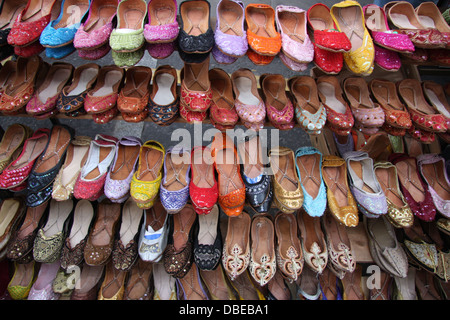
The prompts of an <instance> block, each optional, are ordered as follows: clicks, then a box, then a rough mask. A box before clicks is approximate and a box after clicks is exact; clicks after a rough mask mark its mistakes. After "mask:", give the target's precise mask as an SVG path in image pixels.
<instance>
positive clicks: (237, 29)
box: [214, 0, 248, 63]
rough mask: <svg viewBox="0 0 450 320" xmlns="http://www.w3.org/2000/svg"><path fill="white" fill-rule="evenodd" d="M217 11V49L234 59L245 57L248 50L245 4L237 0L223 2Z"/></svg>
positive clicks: (215, 35) (222, 0)
mask: <svg viewBox="0 0 450 320" xmlns="http://www.w3.org/2000/svg"><path fill="white" fill-rule="evenodd" d="M216 10H217V11H216V17H217V22H216V31H215V33H214V40H215V43H216V46H217V49H218V50H219V51H221V52H222V53H223V54H224V55H228V56H230V57H233V58H240V57H242V56H244V55H245V54H246V53H247V50H248V41H247V32H246V31H245V30H244V17H245V13H244V4H243V3H242V2H241V1H237V0H221V1H220V2H219V4H218V5H217V9H216ZM225 12H226V15H225V14H224V13H225ZM222 61H223V59H222ZM219 63H220V62H219Z"/></svg>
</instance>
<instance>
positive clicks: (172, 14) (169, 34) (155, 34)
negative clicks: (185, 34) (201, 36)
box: [144, 0, 180, 43]
mask: <svg viewBox="0 0 450 320" xmlns="http://www.w3.org/2000/svg"><path fill="white" fill-rule="evenodd" d="M177 8H178V5H177V1H176V0H167V1H165V2H164V5H162V4H161V1H152V0H150V1H149V2H148V23H147V24H146V25H145V26H144V37H145V40H147V42H149V43H167V42H173V41H175V40H176V38H177V37H178V32H179V30H180V27H179V25H178V22H177Z"/></svg>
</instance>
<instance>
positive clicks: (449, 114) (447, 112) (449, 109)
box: [422, 81, 450, 132]
mask: <svg viewBox="0 0 450 320" xmlns="http://www.w3.org/2000/svg"><path fill="white" fill-rule="evenodd" d="M422 89H423V93H424V95H425V98H426V99H427V101H428V102H429V103H430V105H431V106H432V107H434V109H435V110H436V111H438V112H439V113H440V114H441V115H443V116H444V117H445V120H446V125H447V132H448V131H450V104H449V103H448V101H447V98H446V95H445V93H444V88H443V87H442V86H441V85H439V84H438V83H436V82H434V81H423V82H422Z"/></svg>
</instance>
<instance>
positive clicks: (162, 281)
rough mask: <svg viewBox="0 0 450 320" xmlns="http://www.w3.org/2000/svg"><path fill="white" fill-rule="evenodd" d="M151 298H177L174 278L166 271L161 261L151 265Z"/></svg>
mask: <svg viewBox="0 0 450 320" xmlns="http://www.w3.org/2000/svg"><path fill="white" fill-rule="evenodd" d="M153 282H154V296H153V300H177V288H176V286H175V284H176V279H175V278H174V277H172V276H171V275H170V274H168V273H167V272H166V270H165V269H164V265H163V264H162V263H155V264H154V265H153Z"/></svg>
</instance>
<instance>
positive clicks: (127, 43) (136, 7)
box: [109, 0, 147, 52]
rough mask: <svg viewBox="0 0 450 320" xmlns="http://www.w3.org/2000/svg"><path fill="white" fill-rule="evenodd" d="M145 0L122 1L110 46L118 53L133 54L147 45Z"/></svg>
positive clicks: (110, 38) (118, 8)
mask: <svg viewBox="0 0 450 320" xmlns="http://www.w3.org/2000/svg"><path fill="white" fill-rule="evenodd" d="M146 17H147V3H146V2H145V0H122V1H121V2H120V3H119V5H118V7H117V27H116V28H115V29H114V30H113V31H112V32H111V35H110V37H109V45H110V46H111V49H112V50H113V51H116V52H133V51H136V50H138V49H140V48H142V47H143V46H144V44H145V37H144V23H145V19H146Z"/></svg>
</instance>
